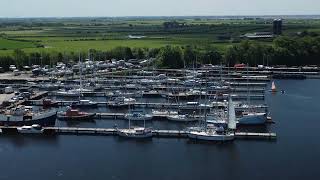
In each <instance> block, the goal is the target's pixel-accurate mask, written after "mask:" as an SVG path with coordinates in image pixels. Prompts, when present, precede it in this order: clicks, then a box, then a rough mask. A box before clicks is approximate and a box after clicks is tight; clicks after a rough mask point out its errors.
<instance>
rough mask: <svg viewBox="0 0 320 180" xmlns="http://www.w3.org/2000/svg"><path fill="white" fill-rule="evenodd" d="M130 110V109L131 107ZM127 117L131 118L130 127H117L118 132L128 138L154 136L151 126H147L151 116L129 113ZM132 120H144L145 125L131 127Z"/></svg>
mask: <svg viewBox="0 0 320 180" xmlns="http://www.w3.org/2000/svg"><path fill="white" fill-rule="evenodd" d="M129 110H130V109H129ZM125 118H126V119H128V120H129V128H128V129H117V134H118V135H119V136H121V137H127V138H150V137H152V135H153V134H152V130H151V129H150V128H146V120H151V119H152V116H151V117H146V115H143V114H140V113H139V114H136V113H131V112H130V113H128V114H126V115H125ZM131 120H135V121H137V120H139V121H140V120H143V127H131Z"/></svg>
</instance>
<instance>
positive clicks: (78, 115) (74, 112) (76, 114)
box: [58, 107, 96, 121]
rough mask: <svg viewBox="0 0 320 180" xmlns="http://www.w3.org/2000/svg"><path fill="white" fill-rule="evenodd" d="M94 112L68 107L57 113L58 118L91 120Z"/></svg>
mask: <svg viewBox="0 0 320 180" xmlns="http://www.w3.org/2000/svg"><path fill="white" fill-rule="evenodd" d="M95 115H96V113H87V112H81V111H79V110H78V109H73V108H71V107H68V109H67V111H66V112H60V113H58V119H60V120H77V121H78V120H93V119H94V117H95Z"/></svg>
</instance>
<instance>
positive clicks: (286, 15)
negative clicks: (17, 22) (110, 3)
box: [0, 14, 320, 19]
mask: <svg viewBox="0 0 320 180" xmlns="http://www.w3.org/2000/svg"><path fill="white" fill-rule="evenodd" d="M273 16H285V17H290V16H291V17H299V16H319V18H320V14H269V15H268V14H266V15H175V16H170V15H151V16H147V15H143V16H135V15H132V16H131V15H129V16H0V19H23V18H25V19H27V18H30V19H32V18H143V17H154V18H157V17H273Z"/></svg>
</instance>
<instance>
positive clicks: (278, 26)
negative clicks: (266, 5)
mask: <svg viewBox="0 0 320 180" xmlns="http://www.w3.org/2000/svg"><path fill="white" fill-rule="evenodd" d="M273 34H274V35H281V34H282V19H275V20H273Z"/></svg>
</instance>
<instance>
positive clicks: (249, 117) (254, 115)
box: [238, 79, 267, 125]
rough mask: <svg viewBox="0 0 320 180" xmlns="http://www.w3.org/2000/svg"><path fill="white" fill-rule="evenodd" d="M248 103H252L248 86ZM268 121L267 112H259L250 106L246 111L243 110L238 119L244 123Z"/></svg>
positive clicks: (254, 123)
mask: <svg viewBox="0 0 320 180" xmlns="http://www.w3.org/2000/svg"><path fill="white" fill-rule="evenodd" d="M247 81H248V79H247ZM247 98H248V105H250V90H249V86H248V97H247ZM266 121H267V113H265V112H257V111H256V110H254V109H252V108H250V109H248V111H246V112H242V115H241V117H240V118H239V119H238V123H239V124H243V125H261V124H265V123H266Z"/></svg>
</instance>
